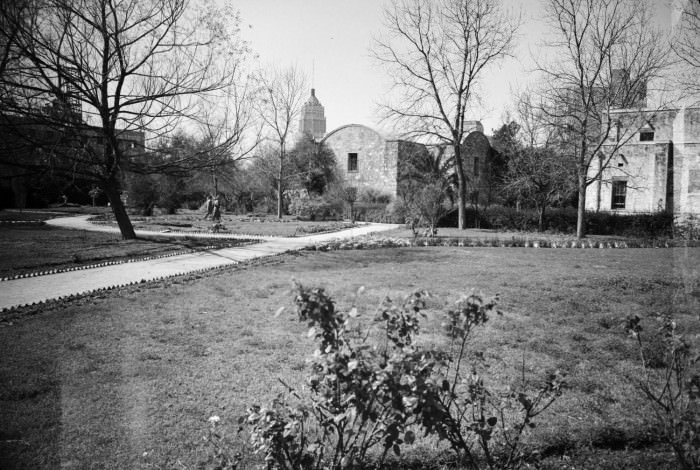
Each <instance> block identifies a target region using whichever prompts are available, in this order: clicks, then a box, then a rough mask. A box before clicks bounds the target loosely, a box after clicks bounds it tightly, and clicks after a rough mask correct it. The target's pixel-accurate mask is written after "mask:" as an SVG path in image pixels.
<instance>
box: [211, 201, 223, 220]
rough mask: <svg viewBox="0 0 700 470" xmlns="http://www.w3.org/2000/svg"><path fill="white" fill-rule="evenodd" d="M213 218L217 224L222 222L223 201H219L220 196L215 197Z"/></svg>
mask: <svg viewBox="0 0 700 470" xmlns="http://www.w3.org/2000/svg"><path fill="white" fill-rule="evenodd" d="M212 211H213V212H212V217H211V218H212V220H213V221H214V222H216V223H217V224H218V223H219V222H221V203H220V202H219V196H215V197H214V203H213V209H212Z"/></svg>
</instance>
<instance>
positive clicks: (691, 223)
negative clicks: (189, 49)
mask: <svg viewBox="0 0 700 470" xmlns="http://www.w3.org/2000/svg"><path fill="white" fill-rule="evenodd" d="M673 238H678V239H680V240H700V217H697V216H695V215H693V214H690V215H688V216H687V217H682V218H680V217H679V218H678V219H677V220H675V222H674V225H673Z"/></svg>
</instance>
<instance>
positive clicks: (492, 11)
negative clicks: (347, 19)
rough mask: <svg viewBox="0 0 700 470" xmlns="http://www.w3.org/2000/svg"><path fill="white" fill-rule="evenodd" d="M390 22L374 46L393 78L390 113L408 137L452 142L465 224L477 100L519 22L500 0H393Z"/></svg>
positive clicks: (387, 113) (386, 107) (387, 116)
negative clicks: (469, 138)
mask: <svg viewBox="0 0 700 470" xmlns="http://www.w3.org/2000/svg"><path fill="white" fill-rule="evenodd" d="M384 24H385V27H386V36H385V37H380V38H377V39H376V41H375V45H374V47H373V55H374V56H375V57H376V58H377V59H378V60H379V61H380V63H382V64H384V65H386V66H387V67H388V72H389V74H390V76H391V77H392V80H393V87H392V93H391V94H390V95H389V96H390V100H391V102H386V103H384V104H383V105H382V111H383V114H384V118H385V120H387V121H390V122H392V123H393V124H395V125H396V126H397V127H400V128H403V129H406V130H407V132H406V135H407V136H413V137H423V138H427V139H430V140H436V141H438V142H440V143H441V144H443V145H448V146H450V147H451V148H452V152H453V161H454V169H455V173H456V175H457V181H458V192H457V193H458V194H457V199H458V211H459V227H460V228H465V223H466V220H465V214H466V203H467V185H468V183H469V181H468V180H467V174H466V172H465V168H464V159H463V155H462V147H461V144H462V141H463V140H464V137H466V133H467V132H468V131H469V128H468V115H469V112H470V109H471V108H470V106H471V105H472V103H473V101H474V99H475V96H476V95H475V93H476V87H477V86H478V84H479V82H480V81H481V80H482V79H483V78H485V75H484V74H485V72H486V70H488V67H489V66H491V65H493V64H494V63H496V62H497V61H498V60H499V59H500V58H502V57H504V56H506V55H508V54H509V53H510V50H511V47H512V45H513V40H514V35H515V32H516V30H517V28H518V26H519V22H518V21H515V20H514V19H513V18H511V17H509V16H508V15H507V14H506V13H505V12H504V11H503V10H502V8H501V6H500V3H499V2H498V1H497V0H394V1H393V2H392V3H391V5H390V6H389V7H387V9H386V10H385V12H384Z"/></svg>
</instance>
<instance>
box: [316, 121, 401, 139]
mask: <svg viewBox="0 0 700 470" xmlns="http://www.w3.org/2000/svg"><path fill="white" fill-rule="evenodd" d="M350 127H359V128H361V129H367V130H368V131H371V132H373V133H374V134H376V135H377V136H378V137H379V138H380V139H382V140H388V139H387V138H386V136H384V135H382V134H381V133H379V132H377V131H376V130H374V129H372V128H371V127H368V126H365V125H363V124H346V125H344V126H340V127H338V128H336V129H333V130H332V131H330V132H329V133H328V134H326V135H325V136H324V137H323V139H321V142H325V141H326V140H327V139H328V138H329V137H331V136H332V135H333V134H336V133H338V132H340V131H342V130H343V129H347V128H350Z"/></svg>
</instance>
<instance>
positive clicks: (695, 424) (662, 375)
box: [626, 315, 700, 470]
mask: <svg viewBox="0 0 700 470" xmlns="http://www.w3.org/2000/svg"><path fill="white" fill-rule="evenodd" d="M657 321H658V322H659V333H660V336H661V341H660V343H661V344H660V346H661V347H660V348H658V347H657V349H655V350H652V352H653V353H655V354H658V355H660V356H661V357H660V360H657V361H656V363H654V362H653V361H652V356H650V354H649V352H648V349H647V348H646V346H647V343H649V342H650V341H649V338H653V336H651V335H646V334H645V333H644V332H643V329H642V326H641V319H640V318H639V317H638V316H636V315H635V316H633V317H629V318H628V319H627V322H626V328H627V330H628V331H629V332H630V333H631V335H632V336H633V337H634V338H635V339H636V340H637V345H638V347H639V353H640V359H641V367H642V374H641V375H642V377H641V379H640V380H639V381H638V383H637V385H638V387H639V390H640V391H641V392H642V394H643V395H644V397H645V398H646V399H647V401H648V402H649V403H650V404H651V406H652V408H653V409H654V412H655V414H656V420H657V423H658V425H659V429H660V431H661V433H662V435H663V437H664V438H665V440H666V442H667V443H668V444H669V445H670V446H671V447H672V448H673V450H674V452H675V454H676V457H677V459H678V463H679V464H680V467H681V468H682V469H684V470H696V469H698V468H700V354H698V351H697V349H696V348H694V347H693V345H692V343H691V342H690V340H689V339H688V338H686V337H684V335H683V334H681V333H680V332H679V329H678V325H677V324H676V322H675V321H674V320H673V318H672V317H671V316H669V315H659V317H658V318H657ZM647 336H648V337H647Z"/></svg>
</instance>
